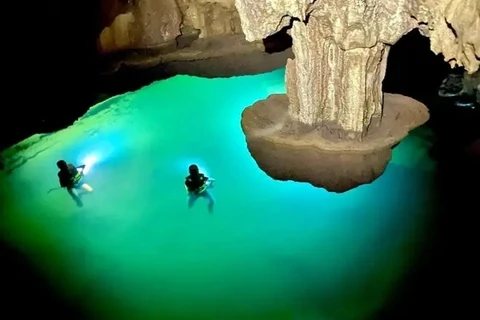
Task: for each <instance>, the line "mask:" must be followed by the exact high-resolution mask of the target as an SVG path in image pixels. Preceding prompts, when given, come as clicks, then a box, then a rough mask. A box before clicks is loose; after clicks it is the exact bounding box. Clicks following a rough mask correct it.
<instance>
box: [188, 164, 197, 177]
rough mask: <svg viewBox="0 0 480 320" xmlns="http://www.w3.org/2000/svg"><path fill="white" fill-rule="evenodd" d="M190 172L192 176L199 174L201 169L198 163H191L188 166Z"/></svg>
mask: <svg viewBox="0 0 480 320" xmlns="http://www.w3.org/2000/svg"><path fill="white" fill-rule="evenodd" d="M188 173H190V175H191V176H196V175H198V174H199V171H198V166H197V165H196V164H191V165H190V166H189V167H188Z"/></svg>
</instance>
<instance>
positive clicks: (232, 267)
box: [1, 70, 434, 320]
mask: <svg viewBox="0 0 480 320" xmlns="http://www.w3.org/2000/svg"><path fill="white" fill-rule="evenodd" d="M283 81H284V70H277V71H275V72H271V73H267V74H262V75H256V76H244V77H235V78H229V79H202V78H196V77H189V76H177V77H174V78H171V79H169V80H165V81H160V82H156V83H153V84H151V85H150V86H147V87H145V88H143V89H141V90H139V91H137V92H132V93H127V94H125V95H123V96H120V97H116V98H114V99H111V100H109V101H107V102H104V103H102V104H100V105H98V106H96V107H94V108H92V109H91V110H90V111H89V112H88V113H87V115H86V116H85V117H84V118H83V119H81V120H80V121H78V122H77V123H76V124H75V125H73V126H72V127H70V128H67V129H65V130H63V131H61V132H58V133H56V134H53V135H51V136H48V137H47V138H45V139H43V140H41V141H40V142H38V143H37V144H36V145H33V146H31V147H30V148H29V149H27V150H26V151H22V152H23V153H22V154H21V157H23V158H31V159H30V160H28V161H27V162H26V163H25V164H24V165H22V166H20V167H19V168H17V169H16V170H15V171H14V172H13V173H12V174H10V175H8V176H5V175H4V176H2V180H1V186H2V194H3V197H4V199H7V201H5V202H4V203H3V204H2V205H3V210H4V214H3V215H2V216H1V231H2V235H3V237H4V238H5V239H7V240H8V241H9V242H11V243H13V244H15V245H16V246H17V247H19V248H21V250H22V251H24V252H26V253H28V255H29V256H31V257H32V259H33V260H35V261H36V264H37V266H38V268H39V269H40V270H41V271H42V273H43V274H45V276H46V277H48V278H49V279H50V281H51V282H52V283H54V284H55V285H56V287H57V288H58V290H60V291H61V292H62V294H63V295H65V296H67V297H68V298H69V299H72V300H73V301H76V302H77V303H80V304H82V305H83V306H84V307H85V308H86V309H87V310H88V312H89V313H90V314H91V317H90V318H91V319H116V320H123V319H125V320H127V319H128V320H131V319H136V320H143V319H172V320H176V319H182V320H183V319H185V320H187V319H195V320H203V319H212V320H213V319H215V320H216V319H222V320H226V319H229V320H235V319H239V320H243V319H245V320H256V319H259V320H260V319H261V320H263V319H279V320H282V319H285V320H287V319H288V320H290V319H292V320H293V319H295V320H300V319H308V320H311V319H366V318H369V317H371V316H372V315H373V314H374V313H375V312H377V311H378V310H379V309H380V308H381V307H382V305H384V304H385V303H386V301H387V300H388V299H389V298H390V297H391V295H392V294H393V292H394V291H395V289H396V286H397V285H398V284H399V283H400V282H401V281H402V276H403V275H404V274H405V273H406V272H408V271H409V265H411V264H412V263H413V262H414V261H415V259H416V256H415V253H416V252H417V251H418V249H420V248H419V247H417V244H416V243H417V240H418V237H419V235H421V234H422V233H423V232H425V228H426V221H428V217H429V211H428V210H427V208H428V207H429V203H430V201H431V196H432V195H431V194H429V191H428V190H430V189H431V188H430V187H431V184H432V176H433V168H434V163H432V162H431V161H430V160H429V159H428V156H427V151H428V147H429V141H428V139H429V138H428V130H427V129H424V128H420V129H418V130H416V131H415V132H414V133H413V134H411V135H410V136H409V137H407V138H406V139H405V140H404V141H403V142H402V143H401V144H400V145H399V146H398V147H397V148H396V149H395V150H394V157H393V160H392V163H390V165H389V166H388V168H387V170H386V172H385V174H384V175H383V176H382V177H380V178H379V179H378V180H377V181H375V182H374V183H372V184H370V185H366V186H362V187H359V188H357V189H354V190H352V191H349V192H347V193H344V194H335V193H329V192H327V191H325V190H323V189H316V188H313V187H311V186H310V185H308V184H302V183H294V182H279V181H274V180H272V179H271V178H269V177H268V176H267V175H266V174H265V173H263V172H262V171H261V170H259V169H258V167H257V166H256V164H255V162H254V160H253V159H252V158H251V157H250V155H249V153H248V150H247V147H246V143H245V138H244V136H243V133H242V131H241V128H240V116H241V112H242V110H243V109H244V108H245V107H247V106H249V105H251V104H252V103H253V102H255V101H256V100H258V99H262V98H265V97H267V96H268V95H269V94H271V93H280V92H285V88H284V85H283ZM42 150H43V151H42ZM40 151H42V152H40ZM89 157H94V158H96V162H95V164H94V165H93V166H92V167H91V169H90V171H89V172H88V173H87V175H86V179H87V180H88V183H89V184H90V185H91V186H92V187H93V188H94V189H95V191H94V192H93V193H92V194H89V195H86V196H85V197H84V207H83V208H78V207H76V206H75V204H74V202H73V201H72V200H71V199H70V198H69V197H68V194H67V193H66V192H64V191H63V190H58V191H53V192H50V193H48V190H49V189H51V188H54V187H56V186H57V180H56V166H55V162H56V161H57V160H58V159H60V158H65V159H66V160H68V161H72V162H76V164H81V163H82V162H84V159H86V158H89ZM191 163H197V164H198V165H199V166H200V167H201V169H202V170H203V171H205V173H206V174H207V175H209V176H211V177H213V178H215V179H216V180H217V181H216V186H215V188H214V189H213V190H212V193H213V195H214V197H215V200H216V205H215V209H214V213H213V214H209V213H208V210H207V203H206V202H205V201H202V200H199V201H198V202H197V203H196V205H195V206H194V207H193V208H192V209H190V210H189V209H188V208H187V205H186V194H185V190H184V186H183V181H184V178H185V176H186V175H187V174H188V173H187V168H188V165H189V164H191Z"/></svg>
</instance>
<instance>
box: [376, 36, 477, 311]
mask: <svg viewBox="0 0 480 320" xmlns="http://www.w3.org/2000/svg"><path fill="white" fill-rule="evenodd" d="M450 72H455V71H452V70H451V69H450V68H449V66H448V64H447V63H446V62H444V61H443V57H441V56H436V55H435V54H434V53H433V52H431V51H430V48H429V40H428V39H427V38H424V37H422V36H421V35H420V34H419V33H418V31H413V32H411V33H410V34H408V35H406V36H405V37H403V38H402V39H401V40H400V41H399V42H398V43H397V44H396V45H395V46H393V48H392V50H391V54H390V56H389V63H388V68H387V74H386V77H385V81H384V90H385V91H387V92H395V93H400V94H404V95H407V96H411V97H413V98H415V99H417V100H420V101H422V102H423V103H425V104H426V105H427V107H428V108H429V110H430V120H429V121H428V123H427V124H426V125H427V126H429V127H430V128H431V129H432V130H433V132H434V136H435V141H434V142H433V147H432V149H431V152H430V156H431V157H432V158H433V159H434V160H435V161H436V162H437V171H436V176H435V186H436V190H434V192H435V194H436V206H435V208H433V209H434V212H433V215H432V217H431V221H429V228H430V230H429V231H428V233H426V234H424V235H420V236H419V239H418V243H419V244H423V246H424V247H423V249H422V251H421V253H420V259H419V261H417V263H416V265H414V266H413V268H412V271H411V272H410V273H409V274H408V276H407V277H406V278H405V280H404V281H403V282H402V284H401V285H400V287H399V288H398V291H397V292H396V294H395V295H394V296H393V297H392V299H391V301H390V303H389V304H388V305H386V306H385V307H384V309H383V310H382V311H381V312H380V313H379V315H378V317H377V318H378V319H389V320H391V319H399V320H400V319H402V320H404V319H427V318H428V319H430V318H432V319H433V318H442V319H443V318H446V317H454V318H468V317H469V315H471V314H474V313H475V310H476V306H477V303H476V300H474V296H475V295H474V294H473V292H474V289H475V288H474V287H473V283H476V281H477V280H478V270H479V269H480V266H479V264H478V263H477V262H476V261H477V259H476V254H475V253H474V252H476V251H478V246H477V243H478V239H476V238H477V237H476V236H475V235H476V234H477V232H476V231H475V230H474V226H475V223H474V219H476V218H477V217H476V216H477V215H478V208H479V200H478V199H479V198H478V195H479V194H480V158H479V155H478V151H477V154H476V155H475V152H474V151H473V150H472V149H473V146H472V143H473V142H474V141H475V140H476V139H478V138H479V137H480V134H479V131H480V130H479V128H480V127H479V123H480V122H479V121H480V118H479V112H478V109H477V110H474V109H469V108H461V107H456V106H455V105H454V104H453V102H452V101H451V100H447V99H442V98H439V97H438V95H437V90H438V87H439V86H440V84H441V82H442V80H443V79H444V78H445V77H446V76H447V75H448V73H450ZM475 228H476V227H475Z"/></svg>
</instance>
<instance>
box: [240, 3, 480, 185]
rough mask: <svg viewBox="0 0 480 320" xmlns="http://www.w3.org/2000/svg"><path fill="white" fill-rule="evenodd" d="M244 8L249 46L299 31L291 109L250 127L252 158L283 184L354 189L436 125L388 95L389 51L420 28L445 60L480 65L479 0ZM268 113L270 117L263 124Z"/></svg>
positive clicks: (264, 108) (261, 106)
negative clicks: (411, 137)
mask: <svg viewBox="0 0 480 320" xmlns="http://www.w3.org/2000/svg"><path fill="white" fill-rule="evenodd" d="M235 4H236V7H237V9H238V11H239V14H240V18H241V22H242V29H243V32H244V33H245V36H246V39H247V40H249V41H253V40H258V39H262V38H265V37H266V36H269V35H271V34H273V33H275V32H277V31H278V30H279V29H280V28H282V27H283V26H285V25H289V24H290V23H291V24H292V28H291V30H290V34H291V36H292V40H293V52H294V54H295V59H290V60H289V61H288V62H287V71H286V80H285V81H286V86H287V95H288V102H287V100H285V99H286V97H283V98H281V99H283V100H281V101H278V99H280V98H272V97H270V98H269V99H267V100H265V101H263V102H257V104H255V105H254V106H253V107H252V109H247V110H249V111H245V113H244V117H243V120H242V128H243V129H244V132H245V134H246V136H247V141H248V145H249V149H250V151H251V153H252V156H253V157H254V158H255V159H256V161H257V163H258V164H259V166H260V167H261V168H262V169H263V170H264V171H266V172H267V173H268V174H269V175H271V176H272V177H274V178H277V179H281V180H285V179H292V180H295V181H308V182H310V183H312V184H313V185H316V186H324V187H325V188H327V189H329V190H334V191H345V190H347V189H349V188H352V187H354V186H355V185H358V184H362V183H367V182H369V181H372V180H373V179H375V178H376V177H377V176H378V175H379V174H381V172H383V170H384V168H385V165H386V164H387V162H388V160H389V158H390V154H391V151H390V148H391V146H392V145H393V144H394V143H397V142H398V141H400V139H402V138H403V137H404V136H405V135H406V133H407V132H408V131H409V130H410V129H412V128H414V127H415V126H418V125H421V124H423V123H424V122H425V121H427V119H428V113H427V112H426V109H425V107H424V106H423V105H421V104H420V103H417V102H412V100H411V99H410V100H409V99H407V98H405V97H403V98H398V97H396V98H392V96H385V97H383V93H382V81H383V77H384V75H385V70H386V63H387V56H388V52H389V46H390V45H393V44H395V43H396V42H397V41H398V40H399V39H400V38H401V37H402V36H403V35H404V34H406V33H407V32H409V31H411V30H412V29H413V28H416V27H418V26H419V25H421V28H422V32H423V34H424V35H427V36H429V37H431V42H432V50H433V51H435V52H437V53H439V52H444V54H445V57H446V59H447V61H449V62H450V63H451V64H452V65H454V64H459V65H463V66H465V68H466V69H467V70H468V72H469V73H473V72H474V71H476V70H477V69H478V67H479V59H478V57H479V56H480V54H479V53H478V50H479V49H478V48H479V46H480V38H479V37H480V15H479V7H480V2H479V1H478V0H467V1H462V0H372V1H356V0H322V1H320V0H311V1H304V0H291V1H284V0H271V1H257V0H236V1H235ZM462 5H463V6H462ZM272 99H275V101H273V102H272ZM383 102H385V106H384V107H383V106H382V103H383ZM402 103H405V106H404V107H403V108H405V109H404V110H401V107H400V105H401V104H402ZM272 104H273V105H280V106H277V109H275V108H274V107H272ZM262 112H266V113H267V115H268V116H265V115H264V116H263V118H262V117H260V115H258V113H262ZM404 112H406V113H404ZM275 113H278V114H275ZM250 114H256V115H257V116H259V117H260V118H262V119H263V120H262V121H264V123H262V122H259V121H260V120H258V121H256V122H255V121H254V120H252V119H253V117H254V116H252V115H250ZM392 114H394V115H395V116H393V117H392V116H391V115H392ZM406 114H409V116H408V115H407V116H406ZM249 115H250V116H249ZM389 115H390V116H389ZM279 119H282V120H279ZM282 121H286V122H285V123H283V122H282ZM266 124H268V128H264V127H265V126H266ZM272 124H273V127H272ZM279 128H282V129H281V130H280V131H278V130H279ZM285 128H289V129H288V130H287V129H285ZM260 129H261V130H260ZM277 129H278V130H277ZM259 130H260V131H259ZM262 130H264V131H262ZM265 130H266V131H265ZM259 132H262V134H259ZM265 132H267V133H268V134H266V133H265ZM298 132H301V133H302V135H300V136H299V135H298V134H299V133H298ZM306 132H308V133H306ZM281 134H283V135H284V136H282V135H281ZM307 138H308V139H307ZM282 139H283V140H282ZM305 141H308V143H306V142H305ZM373 141H375V142H373ZM366 146H369V147H366ZM271 159H277V160H276V162H275V163H273V162H272V160H271Z"/></svg>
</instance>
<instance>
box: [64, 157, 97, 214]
mask: <svg viewBox="0 0 480 320" xmlns="http://www.w3.org/2000/svg"><path fill="white" fill-rule="evenodd" d="M57 167H58V169H60V171H58V180H59V182H60V187H61V188H66V189H67V191H68V194H69V195H70V196H71V197H72V199H73V200H74V201H75V203H76V204H77V206H79V207H82V206H83V203H82V200H81V199H80V197H81V195H82V194H84V193H90V192H92V191H93V188H92V187H91V186H89V185H88V184H86V183H85V182H82V180H83V174H82V171H83V170H84V169H85V165H81V166H79V167H75V166H74V165H73V164H71V163H68V164H67V163H66V162H65V161H64V160H59V161H58V162H57ZM79 189H80V190H81V191H82V193H78V191H77V190H79Z"/></svg>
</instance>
